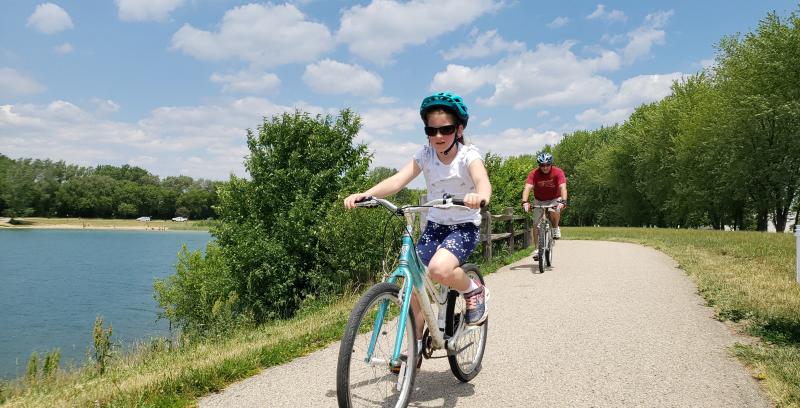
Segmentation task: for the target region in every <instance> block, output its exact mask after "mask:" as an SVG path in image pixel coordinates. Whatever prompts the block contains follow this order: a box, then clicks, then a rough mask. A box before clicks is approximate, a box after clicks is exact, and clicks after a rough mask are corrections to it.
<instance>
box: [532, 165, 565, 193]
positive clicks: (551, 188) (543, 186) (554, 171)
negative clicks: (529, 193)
mask: <svg viewBox="0 0 800 408" xmlns="http://www.w3.org/2000/svg"><path fill="white" fill-rule="evenodd" d="M566 183H567V177H566V176H564V171H563V170H561V169H559V168H558V167H556V166H551V167H550V173H548V174H544V172H542V171H541V170H539V168H538V167H537V168H535V169H533V171H531V172H530V173H529V174H528V184H532V185H533V197H534V198H536V199H537V200H539V201H547V200H555V199H556V198H559V197H561V192H560V191H559V189H558V186H560V185H562V184H566Z"/></svg>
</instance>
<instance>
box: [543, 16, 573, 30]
mask: <svg viewBox="0 0 800 408" xmlns="http://www.w3.org/2000/svg"><path fill="white" fill-rule="evenodd" d="M567 23H569V18H568V17H560V16H559V17H556V18H555V19H553V21H551V22H549V23H547V27H549V28H553V29H555V28H561V27H564V26H565V25H567Z"/></svg>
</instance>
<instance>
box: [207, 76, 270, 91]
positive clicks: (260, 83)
mask: <svg viewBox="0 0 800 408" xmlns="http://www.w3.org/2000/svg"><path fill="white" fill-rule="evenodd" d="M210 79H211V82H215V83H219V84H224V85H223V86H222V91H223V92H236V93H247V94H269V93H274V92H275V91H276V90H277V89H278V88H279V87H280V86H281V80H280V78H278V76H277V75H275V74H273V73H270V72H253V71H240V72H237V73H235V74H229V75H222V74H217V73H214V74H212V75H211V78H210Z"/></svg>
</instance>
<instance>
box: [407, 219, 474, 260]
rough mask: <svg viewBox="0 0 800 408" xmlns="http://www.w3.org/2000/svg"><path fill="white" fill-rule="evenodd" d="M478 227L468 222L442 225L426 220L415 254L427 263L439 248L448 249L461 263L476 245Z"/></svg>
mask: <svg viewBox="0 0 800 408" xmlns="http://www.w3.org/2000/svg"><path fill="white" fill-rule="evenodd" d="M479 238H480V229H479V228H478V226H477V225H475V224H473V223H471V222H468V223H464V224H455V225H442V224H437V223H435V222H430V221H428V224H427V225H425V231H424V232H423V233H422V236H421V237H419V242H418V243H417V255H419V257H420V259H421V260H422V263H423V264H425V265H428V263H429V262H430V261H431V258H433V255H434V254H435V253H436V251H437V250H439V248H444V249H446V250H448V251H450V252H451V253H452V254H453V255H455V256H456V258H458V261H459V262H460V263H461V264H464V263H465V262H467V258H469V255H470V254H471V253H472V251H474V250H475V247H477V246H478V241H479Z"/></svg>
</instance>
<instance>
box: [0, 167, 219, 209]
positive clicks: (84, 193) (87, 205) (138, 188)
mask: <svg viewBox="0 0 800 408" xmlns="http://www.w3.org/2000/svg"><path fill="white" fill-rule="evenodd" d="M220 184H221V182H219V181H210V180H204V179H198V180H195V179H192V178H191V177H188V176H171V177H166V178H164V179H163V180H162V179H160V178H159V177H158V176H156V175H153V174H150V173H149V172H148V171H147V170H144V169H142V168H139V167H135V166H129V165H123V166H112V165H99V166H96V167H82V166H78V165H74V164H67V163H65V162H64V161H52V160H39V159H27V158H23V159H11V158H9V157H6V156H5V155H2V154H0V214H2V215H4V216H7V217H30V216H37V217H85V218H136V217H139V216H150V217H153V218H159V219H169V218H172V217H175V216H183V217H188V218H191V219H206V218H209V217H213V216H214V210H213V208H212V207H213V206H214V205H216V203H217V193H216V190H217V188H218V187H219V185H220Z"/></svg>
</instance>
